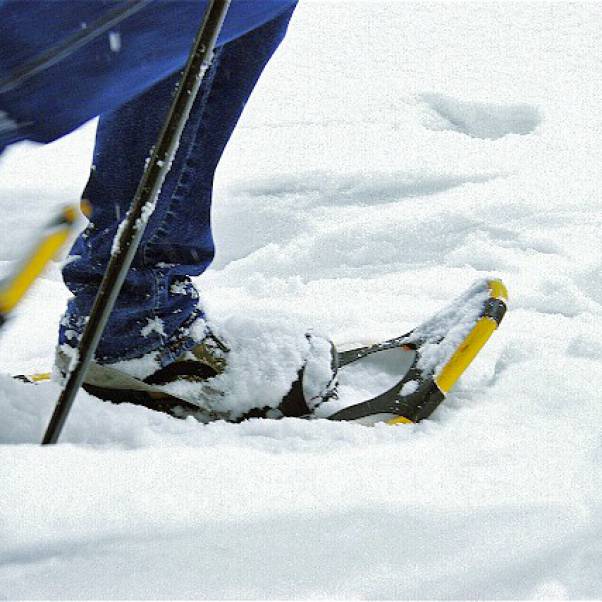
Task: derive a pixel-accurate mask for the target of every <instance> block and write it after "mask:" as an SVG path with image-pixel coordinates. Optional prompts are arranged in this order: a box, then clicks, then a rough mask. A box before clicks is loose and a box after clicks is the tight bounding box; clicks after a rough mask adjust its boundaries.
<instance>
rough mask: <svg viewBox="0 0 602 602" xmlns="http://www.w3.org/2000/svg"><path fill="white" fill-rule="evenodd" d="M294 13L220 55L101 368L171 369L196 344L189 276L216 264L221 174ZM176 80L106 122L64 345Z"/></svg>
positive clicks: (198, 315) (71, 281) (100, 269)
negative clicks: (146, 364)
mask: <svg viewBox="0 0 602 602" xmlns="http://www.w3.org/2000/svg"><path fill="white" fill-rule="evenodd" d="M290 15H291V13H290V12H287V13H285V14H283V15H282V16H281V17H279V18H277V19H276V20H273V21H271V22H269V23H268V24H266V25H264V26H262V27H260V28H258V29H256V30H254V31H252V32H250V33H248V34H246V35H244V36H243V37H241V38H239V39H237V40H235V41H232V42H229V43H228V44H226V45H224V46H222V47H221V48H220V49H219V50H218V51H217V53H216V57H215V60H214V63H213V65H212V67H211V69H210V70H209V71H208V73H207V74H206V76H205V79H204V80H203V85H202V88H201V91H200V92H199V95H198V97H197V100H196V101H195V105H194V108H193V110H192V113H191V115H190V118H189V121H188V124H187V126H186V128H185V130H184V133H183V136H182V139H181V142H180V146H179V149H178V153H177V156H176V159H175V161H174V164H173V166H172V169H171V171H170V172H169V175H168V176H167V179H166V181H165V183H164V185H163V188H162V191H161V194H160V197H159V201H158V204H157V208H156V210H155V212H154V213H153V215H152V216H151V218H150V220H149V223H148V226H147V230H146V232H145V234H144V238H143V240H142V243H141V245H140V250H139V252H138V253H137V255H136V257H135V259H134V262H133V264H132V268H131V270H130V273H129V275H128V277H127V279H126V281H125V283H124V286H123V289H122V293H121V295H120V296H119V299H118V301H117V304H116V306H115V309H114V311H113V314H112V316H111V319H110V321H109V323H108V325H107V329H106V330H105V334H104V336H103V338H102V340H101V342H100V345H99V347H98V350H97V352H96V356H97V358H98V359H99V360H100V361H102V362H112V361H115V360H123V359H129V358H134V357H139V356H140V355H142V354H144V353H147V352H149V351H152V350H157V349H160V350H161V351H160V362H161V363H162V365H165V364H168V363H170V362H171V361H173V360H174V359H175V358H176V357H177V356H179V355H181V353H182V352H183V351H185V350H186V349H189V348H190V347H192V346H193V345H194V344H195V343H196V342H198V334H197V337H196V338H195V336H194V330H195V329H194V328H192V332H191V327H194V326H195V322H196V323H197V325H198V324H199V322H198V320H202V310H201V309H200V308H199V307H198V293H197V291H196V289H195V287H194V285H193V284H192V283H191V281H190V276H196V275H199V274H200V273H202V272H203V271H204V270H205V269H206V268H207V266H208V265H209V264H210V262H211V260H212V258H213V253H214V247H213V239H212V235H211V225H210V208H211V197H212V186H213V177H214V172H215V168H216V167H217V164H218V161H219V159H220V157H221V155H222V152H223V150H224V147H225V145H226V143H227V142H228V139H229V137H230V135H231V133H232V130H233V129H234V127H235V125H236V123H237V121H238V118H239V116H240V114H241V112H242V110H243V108H244V105H245V103H246V101H247V99H248V97H249V95H250V94H251V91H252V90H253V87H254V85H255V83H256V81H257V79H258V78H259V76H260V74H261V72H262V70H263V68H264V66H265V65H266V63H267V61H268V60H269V58H270V57H271V55H272V53H273V52H274V50H275V49H276V47H277V46H278V44H279V42H280V41H281V39H282V37H283V35H284V33H285V30H286V26H287V24H288V20H289V18H290ZM176 80H177V76H174V77H171V78H168V79H167V80H165V81H163V82H160V83H159V84H157V85H156V86H155V87H153V88H152V89H151V90H149V91H147V92H145V93H144V94H143V95H142V96H140V97H138V98H136V99H134V100H133V101H131V102H129V103H127V104H126V105H124V106H123V107H121V108H119V109H118V110H116V111H114V112H113V113H111V114H109V115H103V116H102V117H101V119H100V122H99V126H98V132H97V139H96V147H95V151H94V165H93V168H92V171H91V174H90V179H89V181H88V184H87V186H86V189H85V191H84V195H83V196H84V198H86V199H88V200H89V201H90V204H91V206H92V209H93V213H92V215H91V218H90V224H89V226H88V228H87V229H86V230H85V231H84V232H83V234H82V235H81V236H80V238H79V239H78V240H77V242H76V243H75V245H74V247H73V249H72V251H71V255H72V256H73V260H72V261H70V262H69V263H68V264H67V265H66V266H65V268H64V269H63V277H64V279H65V282H66V284H67V286H68V287H69V288H70V289H71V291H72V292H73V293H74V295H75V296H74V298H73V299H71V300H70V301H69V304H68V308H67V313H66V315H65V318H64V319H63V321H62V324H61V328H60V340H59V342H60V343H61V344H62V343H69V342H73V341H74V340H75V339H74V335H75V334H76V333H80V332H81V329H82V326H83V320H82V318H84V317H85V316H86V315H87V314H88V313H89V310H90V307H91V303H92V301H93V298H94V295H95V293H96V290H97V287H98V284H99V282H100V279H101V277H102V275H103V273H104V269H105V267H106V263H107V260H108V257H109V254H110V249H111V245H112V240H113V237H114V234H115V232H116V229H117V226H118V223H119V219H120V218H123V216H124V214H125V212H126V211H127V208H128V206H129V203H130V200H131V198H132V197H133V194H134V192H135V189H136V186H137V185H138V181H139V178H140V174H141V169H142V166H143V165H144V161H145V158H146V157H147V155H148V149H149V148H150V146H151V145H152V144H153V142H154V140H155V139H156V135H157V131H158V129H159V128H160V126H161V123H162V121H163V119H164V115H165V110H166V106H167V105H168V104H169V101H170V98H171V93H172V90H173V88H174V83H175V82H176ZM199 330H200V329H199ZM201 332H202V331H201Z"/></svg>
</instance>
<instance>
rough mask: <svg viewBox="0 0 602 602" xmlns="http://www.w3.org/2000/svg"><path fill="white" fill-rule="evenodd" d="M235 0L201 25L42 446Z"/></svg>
mask: <svg viewBox="0 0 602 602" xmlns="http://www.w3.org/2000/svg"><path fill="white" fill-rule="evenodd" d="M229 5H230V0H209V3H208V5H207V10H206V11H205V16H204V18H203V21H202V24H201V27H200V29H199V31H198V34H197V36H196V38H195V41H194V45H193V48H192V51H191V53H190V56H189V57H188V61H187V63H186V66H185V68H184V71H183V73H182V77H181V78H180V81H179V84H178V86H177V88H176V91H175V95H174V99H173V101H172V104H171V107H170V109H169V112H168V114H167V118H166V120H165V123H164V125H163V128H162V130H161V132H160V134H159V137H158V139H157V143H156V144H155V146H154V147H153V148H152V149H151V153H150V157H149V158H148V159H147V162H146V165H145V167H144V173H143V174H142V178H141V180H140V183H139V185H138V189H137V190H136V194H135V195H134V199H133V200H132V205H131V207H130V209H129V211H128V213H127V215H126V217H125V219H124V221H123V222H122V224H121V226H120V228H119V231H118V234H117V236H116V238H117V237H118V239H117V242H116V244H115V245H114V248H113V251H112V253H111V258H110V260H109V263H108V265H107V269H106V271H105V274H104V276H103V279H102V281H101V283H100V286H99V288H98V293H97V294H96V298H95V300H94V304H93V306H92V309H91V311H90V316H89V318H88V322H87V324H86V327H85V329H84V332H83V333H82V337H81V340H80V342H79V346H78V352H77V355H76V357H75V358H74V360H73V362H72V365H71V370H70V371H69V374H68V376H67V382H66V384H65V388H64V389H63V391H62V392H61V395H60V396H59V399H58V401H57V403H56V407H55V410H54V413H53V415H52V418H51V419H50V422H49V424H48V428H47V429H46V433H45V435H44V439H43V440H42V444H43V445H46V444H52V443H56V442H57V440H58V438H59V436H60V433H61V430H62V428H63V426H64V424H65V420H66V419H67V415H68V414H69V410H70V409H71V406H72V405H73V401H74V399H75V396H76V395H77V392H78V391H79V389H80V387H81V385H82V383H83V382H84V378H85V376H86V371H87V369H88V366H89V365H90V362H91V361H92V358H93V357H94V352H95V351H96V347H97V346H98V343H99V341H100V338H101V336H102V333H103V331H104V328H105V326H106V324H107V321H108V319H109V316H110V315H111V311H112V310H113V306H114V305H115V301H116V299H117V296H118V295H119V292H120V290H121V286H122V285H123V281H124V280H125V277H126V275H127V272H128V270H129V268H130V265H131V263H132V261H133V259H134V255H135V254H136V251H137V250H138V246H139V244H140V240H141V238H142V235H143V234H144V230H145V228H146V224H147V221H148V218H149V217H150V215H151V213H152V212H153V210H154V207H155V204H156V202H157V197H158V196H159V192H160V190H161V186H162V185H163V182H164V180H165V177H166V175H167V173H168V172H169V169H170V168H171V163H172V161H173V158H174V156H175V153H176V150H177V147H178V144H179V141H180V136H181V134H182V131H183V129H184V126H185V125H186V121H187V119H188V115H189V114H190V110H191V109H192V105H193V103H194V100H195V97H196V95H197V92H198V90H199V88H200V85H201V81H202V79H203V76H204V74H205V72H206V71H207V69H208V68H209V66H210V65H211V61H212V59H213V50H214V48H215V43H216V42H217V38H218V35H219V32H220V30H221V27H222V24H223V22H224V19H225V17H226V12H227V10H228V7H229Z"/></svg>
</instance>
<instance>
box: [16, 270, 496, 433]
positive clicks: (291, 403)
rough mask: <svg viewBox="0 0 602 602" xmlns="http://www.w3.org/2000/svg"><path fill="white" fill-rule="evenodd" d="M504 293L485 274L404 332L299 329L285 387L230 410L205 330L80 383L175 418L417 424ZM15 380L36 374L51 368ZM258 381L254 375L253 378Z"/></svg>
mask: <svg viewBox="0 0 602 602" xmlns="http://www.w3.org/2000/svg"><path fill="white" fill-rule="evenodd" d="M506 300H507V291H506V287H505V286H504V285H503V283H502V282H501V281H499V280H483V281H479V282H477V283H475V284H474V285H473V286H471V287H470V288H469V289H468V290H467V291H466V292H465V293H463V294H462V295H460V296H459V297H458V298H457V299H455V300H454V301H453V302H452V303H450V304H449V305H448V306H447V307H446V308H445V309H443V310H441V311H439V312H438V313H437V314H435V315H434V316H433V317H432V318H430V319H429V320H427V321H425V322H424V323H422V324H421V325H419V326H418V327H416V328H414V329H413V330H412V331H410V332H408V333H407V334H404V335H402V336H400V337H396V338H393V339H389V340H387V341H384V342H381V343H376V344H374V345H368V346H364V347H358V348H354V349H350V350H346V351H340V352H337V350H336V348H335V347H334V345H333V344H332V343H331V342H330V341H328V340H327V339H325V338H323V337H319V336H316V335H313V334H307V335H305V339H306V340H307V349H306V355H305V357H304V359H303V360H302V365H301V367H300V368H299V369H298V372H297V373H296V378H291V380H290V381H289V383H290V382H292V383H293V384H292V386H291V385H289V386H288V392H286V387H285V390H282V394H281V395H280V397H278V400H277V402H275V403H274V401H273V400H272V403H268V404H264V403H255V404H252V403H251V404H247V406H246V407H245V406H244V405H243V406H242V408H238V409H237V410H235V409H234V407H233V405H230V406H228V405H227V404H226V405H224V404H220V402H221V394H220V391H219V390H218V389H219V385H220V383H219V381H218V380H216V379H218V378H219V377H220V376H221V375H223V374H224V371H225V367H226V364H227V361H228V357H229V353H230V350H229V348H228V347H227V346H226V345H225V344H224V343H223V342H222V341H221V340H220V339H219V338H217V337H216V336H215V335H214V334H213V333H211V331H208V334H207V337H206V338H205V339H204V340H203V342H202V344H200V345H199V346H197V347H196V348H194V349H193V350H192V351H191V352H189V353H187V354H186V355H185V356H183V357H182V358H181V359H180V360H179V361H177V362H175V363H174V364H170V365H169V366H167V367H166V368H162V369H159V370H156V371H154V372H152V373H151V374H150V375H148V376H146V377H144V378H137V377H135V376H133V375H131V374H126V373H124V372H123V371H121V370H118V369H116V367H114V366H111V365H108V366H107V365H100V364H97V363H92V365H91V366H90V369H89V372H88V374H87V376H86V382H85V383H84V385H83V386H84V389H85V390H86V391H87V392H88V393H90V394H91V395H93V396H95V397H98V398H99V399H102V400H105V401H110V402H113V403H134V404H137V405H142V406H145V407H147V408H149V409H152V410H155V411H161V412H165V413H168V414H170V415H172V416H174V417H176V418H186V417H187V416H193V417H194V418H196V419H197V420H199V421H201V422H209V421H212V420H219V419H222V420H228V421H230V422H240V421H242V420H245V419H248V418H281V417H283V416H291V417H299V418H327V419H329V420H337V421H354V422H358V423H361V424H365V425H372V424H375V423H377V422H386V423H388V424H403V423H414V422H419V421H420V420H423V419H425V418H428V417H429V416H430V415H431V414H432V412H433V411H434V410H435V409H436V408H437V406H438V405H439V404H440V403H441V402H442V401H443V399H444V398H445V395H447V393H449V391H450V390H451V388H452V387H453V386H454V384H455V383H456V382H457V380H458V379H459V377H460V376H461V375H462V373H463V372H464V371H465V370H466V368H467V367H468V366H469V365H470V363H471V362H472V360H473V359H474V358H475V357H476V355H477V354H478V353H479V351H480V350H481V348H482V347H483V345H484V344H485V343H486V342H487V340H488V339H489V337H490V336H491V334H492V333H493V331H494V330H495V329H496V328H497V327H498V326H499V324H500V322H501V320H502V318H503V316H504V313H505V311H506ZM297 361H299V360H297ZM57 363H58V366H59V368H60V367H61V366H62V371H63V373H65V372H66V370H67V369H68V364H69V358H68V357H67V356H63V357H62V358H61V356H60V353H59V356H58V362H57ZM385 368H386V369H387V370H388V371H389V372H390V374H391V379H392V381H393V382H392V384H391V385H390V386H389V387H388V388H386V390H384V392H381V393H378V394H375V395H374V396H372V397H370V398H368V399H364V400H362V401H359V402H357V401H356V402H353V401H352V402H351V403H349V404H346V402H345V398H344V395H340V394H341V393H344V388H345V386H344V385H345V382H346V381H348V380H349V375H352V377H355V379H356V380H357V379H359V380H366V378H367V374H368V373H369V371H370V370H372V372H384V371H385ZM17 378H20V379H22V380H25V381H26V382H43V381H44V380H49V379H50V378H51V375H50V373H45V374H38V375H30V376H24V375H20V376H18V377H17ZM351 380H353V378H351ZM191 383H192V384H193V385H194V384H196V385H199V384H200V386H201V391H204V394H206V399H207V400H209V401H208V402H207V403H203V402H202V401H200V398H199V396H198V392H197V393H192V394H191V391H194V390H195V389H194V386H193V387H192V388H191V386H190V385H191ZM265 384H266V383H265V382H261V381H260V380H258V381H257V382H256V383H255V386H258V387H261V386H265ZM246 388H247V389H249V387H248V386H247V387H246ZM275 395H277V394H276V393H275ZM237 401H239V400H238V399H235V402H237ZM341 404H343V406H344V407H340V406H341ZM237 405H239V404H237ZM333 406H334V408H336V409H334V408H333ZM337 406H338V407H337ZM345 406H346V407H345ZM331 408H333V409H332V410H331Z"/></svg>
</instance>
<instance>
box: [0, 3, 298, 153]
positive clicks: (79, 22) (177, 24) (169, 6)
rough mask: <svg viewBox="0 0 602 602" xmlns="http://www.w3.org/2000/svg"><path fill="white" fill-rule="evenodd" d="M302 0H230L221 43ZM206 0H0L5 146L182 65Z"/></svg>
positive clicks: (57, 127) (51, 131)
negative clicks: (230, 3)
mask: <svg viewBox="0 0 602 602" xmlns="http://www.w3.org/2000/svg"><path fill="white" fill-rule="evenodd" d="M296 1H297V0H233V2H232V5H231V7H230V10H229V12H228V15H227V18H226V22H225V24H224V27H223V29H222V32H221V35H220V38H219V40H218V45H221V44H225V43H227V42H229V41H231V40H233V39H236V38H238V37H240V36H241V35H244V34H245V33H247V32H249V31H250V30H252V29H255V28H257V27H259V26H260V25H263V24H265V23H267V22H268V21H270V20H272V19H273V18H274V17H276V16H278V15H280V14H281V13H282V12H284V11H286V10H287V9H290V8H291V7H292V6H294V5H295V4H296ZM206 4H207V2H206V0H62V1H56V0H0V151H1V150H2V148H3V147H5V146H6V145H8V144H10V143H12V142H16V141H18V140H23V139H29V140H35V141H39V142H50V141H52V140H55V139H57V138H59V137H61V136H63V135H65V134H67V133H68V132H70V131H72V130H74V129H75V128H77V127H79V126H80V125H81V124H83V123H84V122H86V121H88V120H89V119H91V118H93V117H95V116H96V115H99V114H101V113H104V112H106V111H109V110H112V109H114V108H116V107H118V106H120V105H122V104H123V103H125V102H127V101H128V100H130V99H132V98H133V97H135V96H137V95H138V94H140V93H141V92H142V91H144V90H146V89H147V88H149V87H150V86H152V85H153V84H155V83H157V82H158V81H160V80H162V79H164V78H165V77H167V76H168V75H170V74H172V73H173V72H174V71H176V70H178V69H179V68H181V67H182V66H183V64H184V63H185V61H186V58H187V56H188V53H189V51H190V47H191V44H192V41H193V39H194V36H195V34H196V31H197V29H198V27H199V25H200V21H201V19H202V16H203V14H204V11H205V8H206Z"/></svg>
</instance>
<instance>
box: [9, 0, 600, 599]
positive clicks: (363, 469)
mask: <svg viewBox="0 0 602 602" xmlns="http://www.w3.org/2000/svg"><path fill="white" fill-rule="evenodd" d="M601 26H602V6H600V4H598V3H544V2H538V3H526V2H524V3H523V2H521V3H510V2H498V3H493V4H492V3H436V2H428V3H411V2H401V1H398V2H397V1H388V2H370V1H366V0H364V1H362V2H347V1H345V2H325V1H320V2H318V1H316V2H312V1H310V0H302V2H301V6H300V7H299V9H298V12H297V14H296V15H295V17H294V19H293V21H292V24H291V28H290V33H289V36H288V38H287V40H286V41H285V43H284V44H283V46H282V48H281V49H280V51H279V53H278V54H277V55H276V56H275V58H274V59H273V62H272V63H271V64H270V66H269V68H268V70H267V72H266V74H265V76H264V78H263V80H262V81H261V82H260V85H259V87H258V89H257V90H256V93H255V95H254V96H253V98H252V100H251V102H250V103H249V105H248V107H247V110H246V113H245V115H244V118H243V121H242V122H241V124H240V127H239V128H238V130H237V132H236V133H235V136H234V138H233V140H232V142H231V144H230V145H229V147H228V149H227V152H226V155H225V157H224V160H223V162H222V164H221V167H220V170H219V175H218V181H217V189H216V203H215V210H214V221H215V229H216V238H217V241H218V253H217V257H216V261H215V263H214V266H213V268H212V269H211V270H210V271H209V272H208V273H207V274H205V275H204V276H203V277H202V278H201V279H200V280H199V286H200V287H201V289H202V293H203V297H204V300H205V303H206V305H207V307H208V308H209V311H210V312H211V313H212V314H213V315H214V316H216V317H217V318H220V319H226V318H228V316H232V315H236V314H241V313H244V314H245V315H250V316H255V317H261V318H263V319H268V320H271V319H276V318H277V319H278V320H283V319H286V320H293V321H295V322H304V323H307V324H311V325H313V326H315V327H316V328H318V329H320V330H321V331H324V332H328V333H330V335H331V336H332V338H333V339H334V340H335V341H336V342H339V343H344V344H351V343H360V342H368V341H371V340H379V339H382V338H386V337H390V336H394V335H398V334H400V333H401V332H405V331H406V330H408V329H409V328H411V327H412V326H413V325H415V324H417V323H419V322H420V321H421V320H423V319H424V318H426V317H428V316H429V315H430V314H432V313H433V312H434V311H435V310H437V309H438V308H440V307H441V306H442V305H444V304H445V303H446V302H447V300H448V299H450V298H451V297H452V296H455V295H456V294H458V293H460V292H461V291H462V290H463V289H464V288H466V287H467V286H468V285H470V283H471V282H473V281H474V280H475V279H477V278H481V277H484V276H487V275H497V276H500V277H502V278H503V279H504V281H505V282H506V284H507V285H508V288H509V291H510V295H511V302H510V312H509V313H508V314H507V316H506V318H505V320H504V323H503V324H502V327H501V329H500V330H499V331H498V332H496V333H495V334H494V336H493V338H492V340H491V341H490V343H489V344H488V346H487V347H486V348H485V350H484V351H483V352H482V354H481V355H480V356H479V357H478V358H477V360H476V361H475V363H474V364H473V365H472V366H471V368H470V369H469V371H468V372H467V373H466V375H465V376H464V377H463V379H462V380H461V382H460V383H459V385H458V386H457V388H456V389H455V390H454V392H453V394H452V395H451V396H450V398H449V399H448V400H447V401H446V402H445V404H444V405H443V406H442V407H441V408H440V409H439V410H438V411H437V412H436V413H435V414H434V415H433V417H432V419H430V420H428V421H425V422H423V423H421V424H419V425H416V426H402V427H386V426H379V427H375V428H368V427H362V426H359V425H353V424H343V423H330V422H326V421H317V422H311V423H310V422H305V421H298V420H293V419H286V420H282V421H250V422H247V423H244V424H241V425H230V424H225V423H214V424H211V425H201V424H198V423H195V422H194V421H192V420H191V421H186V422H184V421H177V420H174V419H170V418H169V417H167V416H164V415H160V414H156V413H153V412H150V411H147V410H145V409H143V408H139V407H133V406H127V405H122V406H111V405H108V404H101V403H99V402H97V401H94V400H93V399H92V398H90V397H89V396H87V395H85V394H81V395H80V396H79V397H78V399H77V400H76V403H75V406H74V409H73V411H72V414H71V416H70V417H69V420H68V423H67V426H66V429H65V431H64V434H63V437H62V439H61V443H62V444H61V445H58V446H56V447H54V448H43V449H42V448H40V447H38V446H37V444H36V443H37V442H38V441H39V440H40V438H41V434H42V432H43V430H44V428H45V426H46V424H47V421H48V418H49V416H50V413H51V411H52V407H53V404H54V400H55V398H56V395H57V393H58V389H57V387H56V386H55V385H53V384H49V385H45V386H40V387H29V388H28V387H26V386H25V385H21V384H19V383H16V382H14V381H12V380H11V378H10V376H8V375H10V374H11V373H15V372H27V371H37V370H40V369H45V368H47V367H48V366H49V365H50V363H51V361H52V357H53V344H54V337H55V331H56V324H57V321H58V318H59V315H60V313H61V311H62V307H63V304H64V302H65V299H66V292H65V290H64V289H63V287H62V284H61V281H60V275H59V271H58V267H57V266H54V267H53V268H52V269H51V271H50V272H49V273H48V274H47V275H46V277H45V278H44V279H42V280H41V281H40V282H39V284H38V285H37V286H36V288H35V290H33V291H32V292H31V294H30V295H29V297H28V299H27V300H26V301H25V302H24V303H23V304H22V306H21V307H20V308H19V312H18V316H17V318H16V319H15V320H14V321H13V322H12V323H11V324H10V326H9V327H7V328H6V329H5V331H4V332H3V333H2V338H1V340H0V370H1V372H2V374H3V376H0V414H1V419H0V444H1V445H0V599H65V598H68V599H81V598H94V599H101V598H118V599H128V598H144V599H155V598H162V599H165V598H176V599H188V598H371V599H374V598H393V599H407V598H427V599H432V598H441V599H452V598H471V599H474V598H479V599H491V598H573V599H576V598H602V570H601V568H600V567H601V566H602V479H601V469H600V466H601V465H602V436H601V428H600V425H601V423H602V393H601V391H602V369H601V368H602V342H601V341H602V320H601V317H602V302H601V298H602V252H601V247H602V245H601V242H602V235H601V227H602V211H601V205H602V204H601V202H600V198H599V195H600V190H602V176H601V175H600V174H601V171H600V164H601V162H602V144H601V142H600V141H601V140H602V114H601V112H600V110H599V100H600V85H601V83H602V61H601V59H600V52H599V32H600V27H601ZM92 138H93V126H87V127H85V128H83V129H82V130H81V131H79V132H77V133H75V134H74V135H72V136H71V137H70V138H69V139H66V140H63V141H60V142H58V143H56V144H54V145H52V146H50V147H46V148H34V147H33V146H31V145H21V146H20V147H19V148H14V149H11V150H10V152H9V153H8V154H7V156H6V157H3V159H2V161H1V162H0V205H1V206H2V208H3V216H2V224H3V225H2V228H3V235H2V237H1V238H2V240H1V241H0V245H1V249H0V259H2V264H1V265H2V269H3V270H6V269H7V267H8V265H9V263H8V262H10V261H11V260H14V259H15V258H17V257H18V256H19V251H20V246H19V240H20V239H24V238H26V234H27V232H29V231H30V229H31V228H32V227H33V226H34V225H35V224H36V223H40V222H42V221H43V219H44V216H45V215H46V214H47V213H48V212H50V211H51V208H52V207H53V206H55V205H57V204H59V203H62V202H64V201H68V200H74V199H77V198H78V195H79V192H80V189H81V187H82V186H83V183H84V182H85V179H86V175H87V169H88V161H89V156H90V151H91V145H92Z"/></svg>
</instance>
